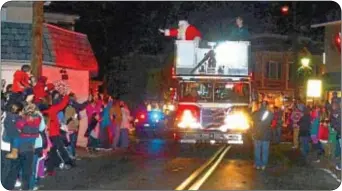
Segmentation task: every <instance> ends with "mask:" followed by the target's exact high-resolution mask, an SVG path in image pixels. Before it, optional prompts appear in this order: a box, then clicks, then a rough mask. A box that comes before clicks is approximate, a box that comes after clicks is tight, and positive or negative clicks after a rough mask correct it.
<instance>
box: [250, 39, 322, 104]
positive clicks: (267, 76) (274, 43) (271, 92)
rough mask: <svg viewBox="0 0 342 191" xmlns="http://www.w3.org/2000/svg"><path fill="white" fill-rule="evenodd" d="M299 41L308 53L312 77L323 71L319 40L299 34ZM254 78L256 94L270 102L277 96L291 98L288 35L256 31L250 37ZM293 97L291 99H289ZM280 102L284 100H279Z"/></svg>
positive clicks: (290, 61) (290, 52)
mask: <svg viewBox="0 0 342 191" xmlns="http://www.w3.org/2000/svg"><path fill="white" fill-rule="evenodd" d="M299 44H301V45H302V46H303V47H306V48H307V49H308V50H309V51H310V53H311V68H312V73H313V74H314V75H315V76H319V75H320V74H321V71H322V52H323V50H321V49H320V48H319V47H321V46H320V44H322V43H320V42H315V41H312V40H311V39H310V38H307V37H299ZM251 49H252V66H253V71H254V72H253V81H254V87H255V90H256V93H257V94H259V97H262V96H260V95H261V94H262V95H264V96H266V97H267V98H268V99H267V100H269V101H270V102H274V101H275V100H276V99H277V98H279V99H281V100H284V99H283V98H284V97H287V98H293V96H294V86H293V84H292V83H291V80H290V79H291V76H292V75H293V74H292V72H291V71H292V67H293V66H294V63H295V62H294V60H295V58H294V54H293V52H292V51H291V38H290V37H289V36H285V35H278V34H258V35H254V36H252V38H251ZM288 100H292V99H288ZM281 102H282V103H281V105H282V104H284V101H281Z"/></svg>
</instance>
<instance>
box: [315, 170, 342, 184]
mask: <svg viewBox="0 0 342 191" xmlns="http://www.w3.org/2000/svg"><path fill="white" fill-rule="evenodd" d="M319 169H320V170H323V171H325V172H326V173H328V174H329V175H330V176H332V177H333V178H334V179H335V180H336V181H337V182H341V180H340V179H339V178H338V177H337V176H336V174H335V173H333V172H332V171H331V170H329V169H325V168H319Z"/></svg>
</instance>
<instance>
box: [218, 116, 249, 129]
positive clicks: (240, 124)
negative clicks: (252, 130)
mask: <svg viewBox="0 0 342 191" xmlns="http://www.w3.org/2000/svg"><path fill="white" fill-rule="evenodd" d="M249 127H250V125H249V119H248V117H247V116H246V115H245V114H244V113H242V112H236V113H232V114H229V115H227V116H226V118H225V120H224V125H222V126H221V127H220V130H221V131H223V132H225V131H227V130H228V129H235V130H247V129H249Z"/></svg>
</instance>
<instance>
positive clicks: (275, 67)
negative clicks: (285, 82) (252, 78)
mask: <svg viewBox="0 0 342 191" xmlns="http://www.w3.org/2000/svg"><path fill="white" fill-rule="evenodd" d="M266 77H267V78H269V79H275V80H278V79H280V78H281V64H280V63H279V62H274V61H269V62H268V63H267V64H266Z"/></svg>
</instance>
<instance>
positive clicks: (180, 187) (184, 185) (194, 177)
mask: <svg viewBox="0 0 342 191" xmlns="http://www.w3.org/2000/svg"><path fill="white" fill-rule="evenodd" d="M224 148H225V146H222V147H221V148H220V149H219V150H218V151H217V152H216V153H215V154H214V155H213V156H212V157H211V158H210V159H209V160H208V161H207V162H206V163H204V164H203V165H202V166H201V167H200V168H198V169H197V170H196V171H194V172H193V173H192V174H191V175H190V176H189V177H188V178H187V179H186V180H184V181H183V182H182V183H181V184H180V185H179V186H178V187H177V188H176V189H175V190H184V189H185V188H186V187H187V186H189V184H190V183H191V182H192V181H194V180H195V179H196V178H197V177H198V176H199V175H200V174H201V173H202V172H203V171H204V169H206V168H207V167H208V166H209V165H210V164H211V163H212V162H213V161H214V160H215V158H216V157H217V156H218V155H219V154H220V153H221V151H222V150H223V149H224Z"/></svg>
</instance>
